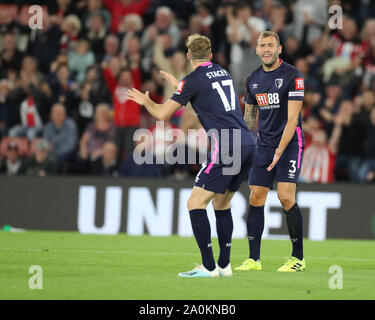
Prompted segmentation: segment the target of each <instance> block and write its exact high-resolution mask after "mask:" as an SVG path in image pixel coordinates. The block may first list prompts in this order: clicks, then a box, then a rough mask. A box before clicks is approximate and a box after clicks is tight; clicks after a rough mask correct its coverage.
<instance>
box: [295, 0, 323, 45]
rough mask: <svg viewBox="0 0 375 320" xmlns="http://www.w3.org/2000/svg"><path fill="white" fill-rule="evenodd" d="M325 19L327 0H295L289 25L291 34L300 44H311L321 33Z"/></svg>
mask: <svg viewBox="0 0 375 320" xmlns="http://www.w3.org/2000/svg"><path fill="white" fill-rule="evenodd" d="M327 19H328V8H327V1H325V0H314V1H310V0H297V1H296V3H295V7H294V14H293V24H292V25H291V27H292V32H293V35H294V36H295V37H296V38H297V40H298V41H299V42H300V43H301V45H302V46H305V45H308V46H311V44H312V42H313V41H314V40H315V39H316V38H318V37H320V36H321V35H322V30H323V29H324V27H325V25H326V23H327ZM303 41H306V42H305V43H304V42H303Z"/></svg>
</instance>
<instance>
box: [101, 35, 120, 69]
mask: <svg viewBox="0 0 375 320" xmlns="http://www.w3.org/2000/svg"><path fill="white" fill-rule="evenodd" d="M119 49H120V42H119V39H118V38H117V37H116V36H115V35H113V34H109V35H108V36H107V37H106V38H105V40H104V57H103V60H102V61H104V62H109V61H110V60H111V59H112V58H113V57H117V55H118V54H119Z"/></svg>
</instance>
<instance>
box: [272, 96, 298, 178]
mask: <svg viewBox="0 0 375 320" xmlns="http://www.w3.org/2000/svg"><path fill="white" fill-rule="evenodd" d="M301 107H302V101H294V100H289V101H288V121H287V123H286V126H285V128H284V131H283V135H282V136H281V140H280V143H279V146H278V147H277V149H276V150H275V155H274V157H273V161H272V163H271V164H270V165H269V167H268V168H267V170H268V171H271V170H272V168H273V167H274V166H275V165H276V163H277V162H278V161H279V159H280V158H281V155H282V154H283V152H284V150H285V148H286V147H287V145H288V144H289V142H290V140H292V138H293V136H294V133H295V131H296V127H297V124H298V117H299V114H300V112H301Z"/></svg>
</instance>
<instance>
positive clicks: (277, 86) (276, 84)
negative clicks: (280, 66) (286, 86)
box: [275, 78, 283, 89]
mask: <svg viewBox="0 0 375 320" xmlns="http://www.w3.org/2000/svg"><path fill="white" fill-rule="evenodd" d="M282 85H283V79H281V78H278V79H275V86H276V88H277V89H280V88H281V86H282Z"/></svg>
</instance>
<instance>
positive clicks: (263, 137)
mask: <svg viewBox="0 0 375 320" xmlns="http://www.w3.org/2000/svg"><path fill="white" fill-rule="evenodd" d="M303 98H304V80H303V76H302V74H301V73H300V72H299V71H298V70H297V69H296V68H295V67H293V66H292V65H290V64H288V63H286V62H284V61H282V60H281V65H280V66H279V67H278V68H277V69H275V70H272V71H269V72H266V71H264V69H263V67H262V66H260V67H259V68H258V69H256V70H255V71H254V72H252V73H251V74H250V75H249V76H248V77H247V79H246V97H245V102H246V103H247V104H252V105H258V107H259V120H258V128H259V129H258V131H259V132H258V140H257V143H258V145H262V146H269V147H277V146H278V145H279V142H280V140H281V136H282V134H283V131H284V128H285V125H286V123H287V121H288V100H300V101H303ZM291 142H297V143H299V144H301V142H302V145H303V146H304V143H305V142H304V136H303V131H302V120H301V114H300V115H299V118H298V125H297V128H296V132H295V134H294V136H293V138H292V140H291Z"/></svg>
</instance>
